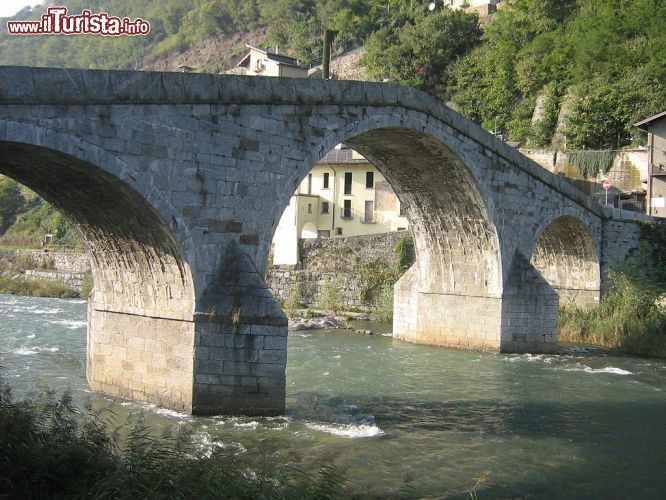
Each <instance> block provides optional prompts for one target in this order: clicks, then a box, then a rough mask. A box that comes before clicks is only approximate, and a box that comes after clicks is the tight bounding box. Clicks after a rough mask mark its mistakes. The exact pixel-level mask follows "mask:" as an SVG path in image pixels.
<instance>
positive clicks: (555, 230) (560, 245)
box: [530, 214, 601, 306]
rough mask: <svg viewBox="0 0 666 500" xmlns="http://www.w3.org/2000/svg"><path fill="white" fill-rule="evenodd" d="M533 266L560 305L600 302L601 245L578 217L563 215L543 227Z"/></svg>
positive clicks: (538, 236)
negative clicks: (553, 291) (557, 298)
mask: <svg viewBox="0 0 666 500" xmlns="http://www.w3.org/2000/svg"><path fill="white" fill-rule="evenodd" d="M530 264H531V265H532V266H533V267H534V268H535V269H536V270H537V271H539V273H541V275H542V276H543V278H544V279H545V280H546V281H547V282H548V283H549V284H550V285H551V286H552V287H553V288H554V289H555V290H556V291H557V293H558V295H559V302H560V305H563V304H566V303H575V304H577V305H580V306H585V305H590V304H595V303H598V302H599V299H600V289H601V266H600V259H599V243H598V242H597V241H596V240H595V238H594V237H593V234H592V231H591V229H590V227H589V226H588V225H587V224H586V223H585V222H583V220H581V218H579V217H578V216H576V215H573V214H571V215H561V216H559V217H557V218H555V219H554V220H551V221H548V223H546V224H543V225H542V227H540V229H539V233H538V234H537V236H536V238H535V242H534V248H533V251H532V256H531V259H530Z"/></svg>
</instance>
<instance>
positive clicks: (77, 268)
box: [0, 250, 91, 290]
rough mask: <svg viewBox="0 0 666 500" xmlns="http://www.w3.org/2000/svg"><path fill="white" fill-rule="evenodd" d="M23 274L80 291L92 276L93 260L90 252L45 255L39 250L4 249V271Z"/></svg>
mask: <svg viewBox="0 0 666 500" xmlns="http://www.w3.org/2000/svg"><path fill="white" fill-rule="evenodd" d="M3 267H4V268H5V269H7V270H12V271H13V272H19V273H21V276H22V277H23V278H24V279H27V280H43V281H54V282H58V283H62V284H64V285H65V286H67V287H68V288H71V289H72V290H80V289H81V287H82V285H83V281H84V279H85V278H86V276H90V274H91V268H90V260H89V256H88V254H86V253H75V252H44V251H37V250H0V269H1V268H3Z"/></svg>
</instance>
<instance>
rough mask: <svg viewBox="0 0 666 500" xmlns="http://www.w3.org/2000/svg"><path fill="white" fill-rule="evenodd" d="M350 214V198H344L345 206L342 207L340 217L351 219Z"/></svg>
mask: <svg viewBox="0 0 666 500" xmlns="http://www.w3.org/2000/svg"><path fill="white" fill-rule="evenodd" d="M351 216H352V211H351V200H345V206H344V208H343V209H342V217H343V218H345V219H351Z"/></svg>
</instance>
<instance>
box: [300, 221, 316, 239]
mask: <svg viewBox="0 0 666 500" xmlns="http://www.w3.org/2000/svg"><path fill="white" fill-rule="evenodd" d="M298 237H299V238H301V239H306V240H314V239H316V238H317V226H315V224H314V222H306V223H305V224H303V227H302V228H301V232H300V234H299V236H298Z"/></svg>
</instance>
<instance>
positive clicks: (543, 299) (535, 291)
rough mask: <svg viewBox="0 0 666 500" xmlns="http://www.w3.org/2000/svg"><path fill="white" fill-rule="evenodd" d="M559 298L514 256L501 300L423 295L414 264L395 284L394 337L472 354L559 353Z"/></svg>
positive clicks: (431, 293) (492, 297)
mask: <svg viewBox="0 0 666 500" xmlns="http://www.w3.org/2000/svg"><path fill="white" fill-rule="evenodd" d="M558 304H559V297H558V294H557V292H556V291H555V290H554V289H553V288H552V287H551V286H550V285H549V284H548V282H547V281H546V280H544V278H543V277H542V276H541V275H540V274H539V273H538V271H536V270H535V269H534V268H533V267H532V266H531V265H530V263H529V262H528V261H527V259H525V257H523V256H522V255H521V254H519V253H517V254H516V257H515V258H514V265H513V267H512V270H511V274H510V277H509V280H508V283H507V284H506V285H505V287H504V292H503V293H502V295H501V296H500V297H495V296H491V295H482V294H478V295H474V294H469V293H468V294H452V293H433V292H432V291H429V292H422V291H420V290H419V280H418V267H417V265H416V264H415V265H414V266H412V267H411V268H410V269H409V271H407V273H405V275H403V277H402V278H401V279H400V280H399V281H398V282H397V283H396V285H395V293H394V316H393V318H394V319H393V336H394V338H397V339H399V340H403V341H406V342H412V343H415V344H428V345H436V346H444V347H452V348H458V349H471V350H475V351H499V352H533V353H550V352H554V351H555V350H556V349H557V329H558V316H559V306H558Z"/></svg>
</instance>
